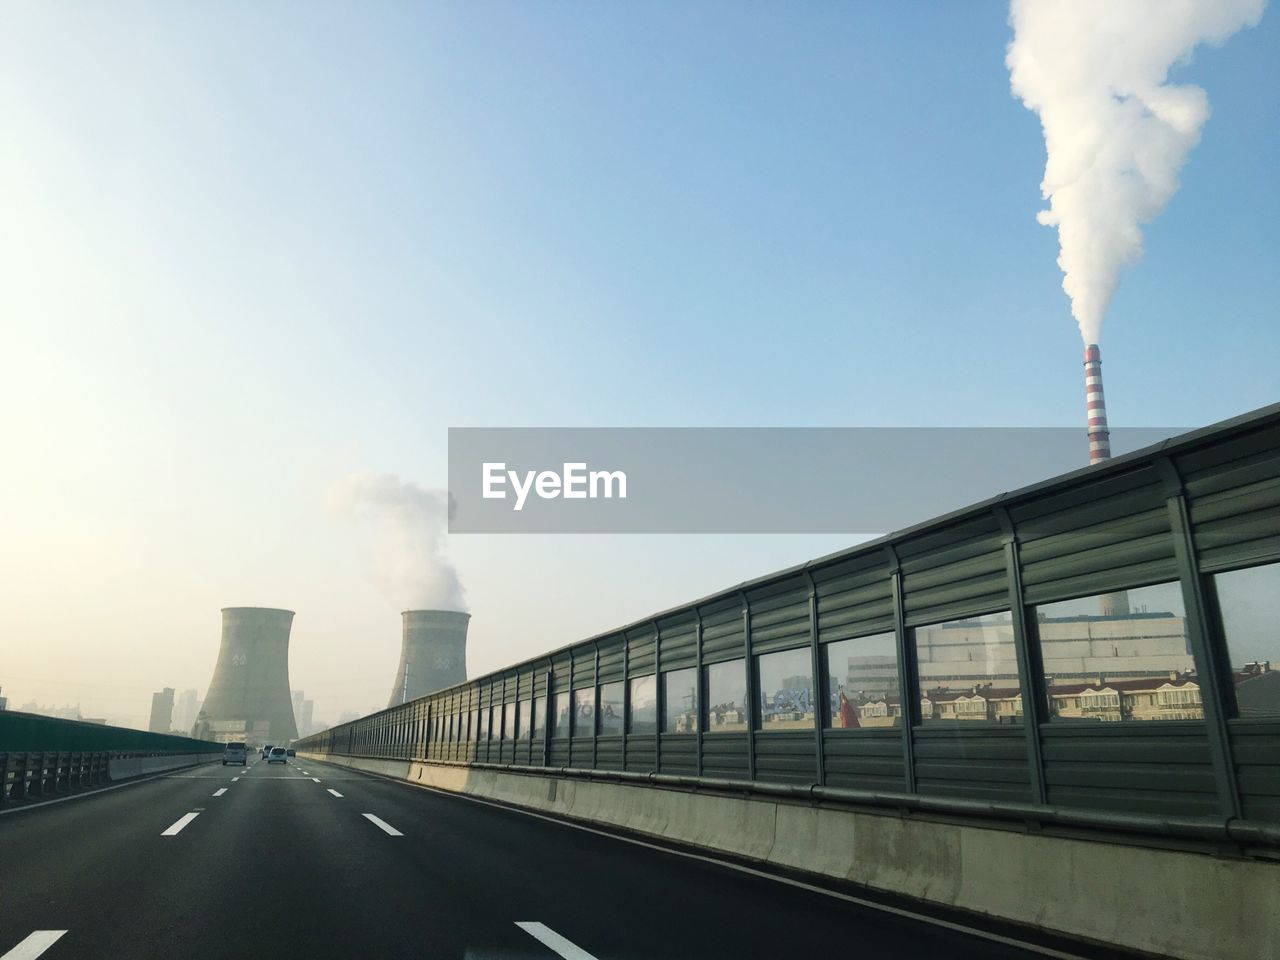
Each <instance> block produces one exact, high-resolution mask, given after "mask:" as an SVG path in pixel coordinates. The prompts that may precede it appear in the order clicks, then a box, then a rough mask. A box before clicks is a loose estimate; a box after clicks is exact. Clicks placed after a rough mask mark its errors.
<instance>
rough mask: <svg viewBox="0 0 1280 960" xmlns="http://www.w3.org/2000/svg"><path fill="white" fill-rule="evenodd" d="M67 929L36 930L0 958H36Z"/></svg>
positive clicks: (23, 959) (8, 959) (0, 959)
mask: <svg viewBox="0 0 1280 960" xmlns="http://www.w3.org/2000/svg"><path fill="white" fill-rule="evenodd" d="M66 932H67V931H65V930H36V931H34V932H32V933H30V934H28V935H27V937H26V938H25V939H24V940H23V941H22V942H21V943H19V944H18V945H17V946H16V947H14V948H13V949H12V950H10V951H9V952H8V953H6V954H5V955H4V956H0V960H35V958H36V957H38V956H40V954H42V953H44V952H45V951H46V950H48V949H49V948H50V947H52V946H53V945H54V944H55V943H57V942H58V940H60V939H61V938H62V935H63V934H64V933H66Z"/></svg>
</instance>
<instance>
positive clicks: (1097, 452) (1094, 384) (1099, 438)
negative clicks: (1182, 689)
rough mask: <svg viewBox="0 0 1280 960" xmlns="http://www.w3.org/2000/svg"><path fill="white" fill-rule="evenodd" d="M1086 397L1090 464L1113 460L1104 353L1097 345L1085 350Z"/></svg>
mask: <svg viewBox="0 0 1280 960" xmlns="http://www.w3.org/2000/svg"><path fill="white" fill-rule="evenodd" d="M1084 396H1085V408H1086V409H1087V411H1088V414H1089V462H1090V463H1098V462H1099V461H1100V460H1110V459H1111V431H1110V430H1108V429H1107V400H1106V397H1105V396H1103V393H1102V351H1100V350H1099V349H1098V345H1097V344H1096V343H1091V344H1089V345H1088V346H1087V347H1085V348H1084Z"/></svg>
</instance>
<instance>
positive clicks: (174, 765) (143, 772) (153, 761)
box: [107, 753, 222, 781]
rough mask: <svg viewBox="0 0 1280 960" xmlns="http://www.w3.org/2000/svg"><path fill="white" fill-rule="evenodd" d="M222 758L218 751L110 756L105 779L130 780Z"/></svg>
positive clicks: (213, 761)
mask: <svg viewBox="0 0 1280 960" xmlns="http://www.w3.org/2000/svg"><path fill="white" fill-rule="evenodd" d="M221 759H222V754H220V753H175V754H164V755H161V756H156V757H112V758H111V759H110V760H108V761H107V779H109V780H112V781H116V780H132V779H133V778H134V777H145V776H147V775H148V774H152V773H165V772H167V771H169V770H181V769H183V768H184V767H194V766H198V765H199V764H202V763H215V762H217V761H220V760H221Z"/></svg>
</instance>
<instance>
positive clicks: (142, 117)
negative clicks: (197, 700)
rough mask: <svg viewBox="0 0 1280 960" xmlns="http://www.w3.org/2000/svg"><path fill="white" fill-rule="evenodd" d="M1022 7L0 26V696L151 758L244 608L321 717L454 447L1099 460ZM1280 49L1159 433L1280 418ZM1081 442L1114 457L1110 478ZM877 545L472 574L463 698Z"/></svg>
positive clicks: (1237, 112) (663, 549) (602, 547)
mask: <svg viewBox="0 0 1280 960" xmlns="http://www.w3.org/2000/svg"><path fill="white" fill-rule="evenodd" d="M1006 21H1007V8H1006V6H1005V5H1004V4H1003V3H999V2H991V3H966V4H945V3H936V4H903V3H889V2H884V3H829V4H828V3H813V4H804V5H795V4H784V3H775V4H741V3H737V2H732V3H728V2H726V3H709V2H702V3H684V2H680V3H674V2H673V3H645V4H622V3H615V4H587V3H476V2H463V3H455V4H449V3H440V4H431V5H425V4H394V3H381V4H374V5H361V6H359V7H357V6H356V5H354V4H346V5H340V4H336V3H328V4H302V3H272V4H258V3H220V4H204V5H197V4H169V3H148V4H129V3H113V4H110V5H104V4H90V3H83V4H60V3H50V2H39V3H31V4H19V3H8V2H6V3H2V4H0V24H3V26H2V27H0V431H2V436H3V447H2V448H0V449H3V455H4V461H3V468H2V469H0V496H2V497H3V513H2V514H0V686H3V693H4V694H5V695H8V696H9V697H10V702H11V705H14V706H17V705H20V704H21V703H23V702H25V701H27V700H30V699H35V700H37V701H40V702H42V703H46V704H63V703H72V704H74V703H77V702H78V703H80V704H81V706H82V709H83V711H84V713H85V714H86V715H105V716H108V717H110V718H112V719H114V720H117V721H121V722H130V723H135V724H141V723H145V720H146V715H147V711H148V709H149V705H150V693H151V691H152V690H155V689H158V688H160V687H161V686H173V687H176V688H178V689H179V690H181V689H183V688H187V687H195V688H197V689H199V690H200V691H201V693H202V694H203V691H204V688H205V687H206V685H207V684H208V681H209V677H210V674H211V671H212V668H213V663H214V659H215V656H216V653H217V646H218V637H219V629H220V615H219V612H218V611H219V608H221V607H223V606H228V605H263V606H282V607H288V608H290V609H293V610H296V611H297V617H296V619H295V622H294V629H293V640H292V646H291V673H292V681H293V686H294V687H298V688H303V689H305V690H306V691H307V692H308V695H309V696H313V697H314V698H315V700H316V714H317V717H318V718H320V719H322V720H324V719H335V718H336V717H337V715H338V713H339V712H340V711H343V710H358V711H361V712H365V711H368V710H370V709H374V708H377V707H381V706H383V705H384V704H385V702H386V698H387V695H388V693H389V688H390V684H391V680H392V677H393V675H394V671H395V664H396V658H397V656H398V653H399V644H400V637H399V612H398V611H397V610H396V609H394V608H393V607H392V606H391V605H389V604H388V603H387V601H386V600H384V598H383V596H382V595H381V594H380V593H379V592H378V591H377V590H376V589H375V587H374V586H373V584H372V583H371V581H370V578H369V557H368V544H367V543H366V542H365V540H364V539H363V534H362V531H361V529H360V528H359V527H358V526H357V525H353V524H351V523H349V522H344V521H342V520H341V519H340V518H335V517H333V516H331V515H330V514H329V513H327V512H326V510H325V497H326V491H328V490H330V489H331V488H332V486H333V485H334V484H335V483H336V482H338V481H340V480H342V478H344V477H347V476H349V475H351V474H353V473H356V472H359V471H373V472H376V473H390V474H397V475H399V476H400V477H401V478H402V479H404V480H413V481H416V482H418V483H420V484H422V485H424V486H427V487H434V486H441V485H443V484H444V482H445V455H446V444H445V440H446V435H445V431H446V428H447V427H449V426H472V425H489V426H513V425H520V426H523V425H546V426H574V425H590V426H613V425H645V426H649V425H655V426H657V425H678V426H702V425H707V426H717V425H744V426H759V425H927V426H938V425H959V424H964V425H984V426H985V425H1005V424H1007V425H1019V426H1021V425H1054V426H1061V425H1075V424H1078V423H1081V422H1082V420H1083V406H1084V400H1083V395H1082V394H1083V388H1082V384H1081V367H1080V362H1081V361H1080V340H1079V335H1078V333H1077V331H1076V326H1075V323H1074V322H1073V321H1072V319H1071V316H1070V312H1069V305H1068V303H1067V300H1066V297H1065V296H1064V294H1063V292H1062V290H1061V287H1060V284H1061V275H1060V273H1059V270H1058V267H1057V266H1056V264H1055V257H1056V256H1057V238H1056V236H1055V234H1054V232H1053V231H1052V230H1050V229H1048V228H1046V227H1044V226H1041V225H1039V224H1037V223H1036V221H1035V213H1036V211H1038V210H1039V209H1041V208H1042V206H1043V203H1042V201H1041V198H1040V193H1039V183H1040V179H1041V176H1042V174H1043V169H1044V143H1043V139H1042V136H1041V130H1040V125H1039V123H1038V121H1037V119H1036V117H1035V116H1034V115H1033V114H1031V113H1030V112H1028V111H1027V110H1026V109H1025V108H1024V107H1023V106H1022V104H1021V103H1019V102H1018V101H1017V100H1015V99H1014V98H1013V96H1012V95H1011V94H1010V90H1009V75H1008V72H1007V70H1006V68H1005V65H1004V53H1005V47H1006V45H1007V43H1008V41H1009V38H1010V30H1009V27H1008V25H1007V22H1006ZM1278 54H1280V26H1278V25H1277V18H1276V17H1275V16H1274V15H1273V14H1268V15H1267V16H1264V18H1263V20H1262V23H1261V24H1260V26H1258V27H1257V28H1256V29H1253V30H1247V31H1245V32H1243V33H1241V34H1239V35H1237V36H1236V37H1234V38H1232V39H1231V40H1230V41H1229V42H1228V43H1227V44H1226V45H1225V46H1224V47H1222V48H1220V49H1201V50H1200V51H1198V52H1197V54H1196V56H1195V58H1194V60H1193V61H1192V62H1190V63H1189V64H1186V65H1184V66H1182V67H1180V68H1179V69H1178V71H1177V74H1176V75H1177V77H1178V78H1179V79H1183V80H1185V81H1187V82H1194V83H1197V84H1199V85H1201V86H1203V87H1204V88H1205V89H1206V91H1207V92H1208V95H1209V98H1210V101H1211V103H1212V105H1213V115H1212V117H1211V118H1210V120H1209V121H1208V123H1207V125H1206V127H1205V131H1204V138H1203V141H1202V142H1201V143H1200V144H1199V146H1198V147H1196V148H1195V149H1194V150H1193V151H1192V153H1191V158H1190V162H1189V164H1188V165H1187V167H1186V168H1185V170H1184V171H1183V174H1182V187H1181V189H1180V191H1179V192H1178V193H1177V194H1176V195H1175V196H1174V197H1173V200H1172V202H1171V204H1170V206H1169V208H1168V210H1167V211H1166V212H1165V213H1164V214H1163V216H1161V218H1160V219H1159V220H1157V221H1156V222H1155V223H1153V224H1151V225H1150V226H1149V227H1148V228H1147V230H1146V256H1145V259H1144V260H1143V261H1142V262H1141V263H1139V264H1137V265H1136V266H1134V267H1133V268H1131V269H1129V270H1128V271H1127V272H1126V273H1125V275H1124V277H1123V280H1122V283H1121V287H1120V290H1119V294H1118V295H1117V297H1116V299H1115V301H1114V302H1113V304H1112V307H1111V311H1110V313H1109V315H1108V318H1107V320H1106V324H1105V326H1104V328H1103V339H1102V344H1103V350H1104V359H1105V362H1106V370H1107V391H1108V407H1109V410H1110V413H1111V417H1112V421H1113V423H1115V424H1123V425H1135V426H1136V425H1153V426H1155V425H1166V424H1188V425H1198V424H1204V423H1209V422H1212V421H1215V420H1220V419H1223V418H1226V417H1229V416H1233V415H1235V414H1238V413H1242V412H1245V411H1247V410H1250V409H1254V408H1256V407H1259V406H1262V405H1264V404H1266V403H1269V402H1272V401H1274V400H1276V399H1277V391H1276V386H1277V380H1278V375H1277V371H1276V362H1275V358H1276V357H1277V356H1280V332H1277V325H1276V322H1275V321H1276V304H1277V302H1280V296H1278V295H1280V262H1278V261H1280V245H1278V244H1277V240H1276V231H1275V224H1276V223H1277V221H1278V220H1280V197H1278V196H1277V190H1276V180H1275V171H1276V170H1277V168H1278V167H1280V133H1278V131H1280V124H1278V123H1277V121H1278V120H1280V56H1278ZM1083 450H1084V445H1083V440H1082V458H1083ZM846 543H847V538H841V537H688V538H673V537H523V538H521V537H512V536H506V537H504V536H467V537H461V536H459V537H454V538H453V539H452V541H451V542H450V543H449V545H448V549H449V551H450V554H451V556H452V557H453V558H454V560H455V561H456V564H457V567H458V569H459V572H460V575H461V577H462V581H463V584H464V587H465V589H466V592H467V598H468V602H469V603H470V606H471V609H472V612H473V620H472V628H471V642H470V665H471V669H472V673H473V674H474V673H476V672H480V671H484V670H488V669H491V668H494V667H498V666H500V665H503V664H505V663H508V662H511V661H512V660H514V659H518V658H521V657H524V656H529V655H533V654H536V653H538V652H540V651H542V650H545V649H547V648H550V647H553V646H559V645H561V644H563V643H567V642H569V641H571V640H574V639H578V638H579V637H582V636H585V635H588V634H589V633H592V632H596V631H599V630H603V629H606V628H609V627H611V626H614V625H617V624H620V623H623V622H625V621H628V620H630V619H633V618H636V617H639V616H642V615H644V614H645V613H647V612H650V611H653V610H655V609H658V608H662V607H666V606H670V605H672V604H675V603H678V602H681V601H684V600H687V599H692V598H693V597H696V596H699V595H702V594H704V593H707V592H710V591H711V590H714V589H717V588H719V587H723V586H727V585H729V584H731V583H734V582H737V581H739V580H741V579H744V578H746V577H749V576H753V575H757V574H761V573H765V572H767V571H769V570H771V569H773V568H776V567H779V566H782V565H785V564H789V563H792V562H797V561H800V560H804V559H807V558H809V557H811V556H815V555H819V554H822V553H826V552H829V551H831V550H834V549H837V548H838V547H840V546H843V545H845V544H846Z"/></svg>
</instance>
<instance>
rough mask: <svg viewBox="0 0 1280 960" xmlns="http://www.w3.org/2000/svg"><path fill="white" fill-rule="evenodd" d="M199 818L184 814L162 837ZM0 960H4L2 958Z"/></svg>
mask: <svg viewBox="0 0 1280 960" xmlns="http://www.w3.org/2000/svg"><path fill="white" fill-rule="evenodd" d="M198 816H200V814H198V813H184V814H183V815H182V816H181V817H179V818H178V820H177V822H176V823H174V825H173V826H172V827H170V828H169V829H168V830H166V831H165V832H164V833H162V834H160V836H162V837H176V836H177V835H178V834H179V833H181V832H182V828H183V827H185V826H186V825H187V824H188V823H190V822H191V821H192V820H194V819H195V818H196V817H198ZM0 960H4V958H3V957H0Z"/></svg>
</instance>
